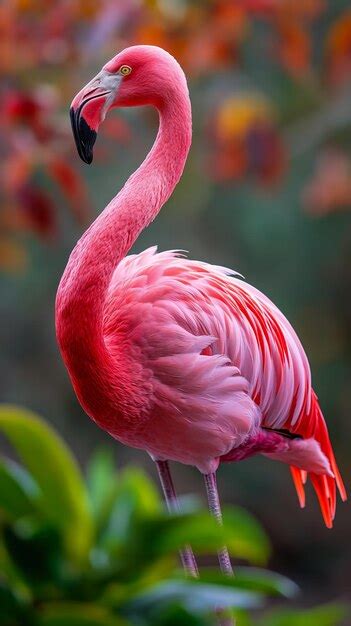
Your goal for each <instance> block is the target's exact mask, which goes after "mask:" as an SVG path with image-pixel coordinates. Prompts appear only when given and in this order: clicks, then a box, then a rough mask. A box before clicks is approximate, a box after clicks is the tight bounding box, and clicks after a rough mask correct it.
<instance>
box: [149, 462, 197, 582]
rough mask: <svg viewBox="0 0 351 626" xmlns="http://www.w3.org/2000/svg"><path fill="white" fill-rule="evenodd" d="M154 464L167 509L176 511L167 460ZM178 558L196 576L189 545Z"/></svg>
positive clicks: (176, 501) (172, 511) (188, 572)
mask: <svg viewBox="0 0 351 626" xmlns="http://www.w3.org/2000/svg"><path fill="white" fill-rule="evenodd" d="M156 466H157V471H158V475H159V478H160V482H161V486H162V490H163V494H164V497H165V501H166V505H167V508H168V511H169V512H170V513H177V512H178V511H179V510H180V508H179V502H178V498H177V494H176V491H175V488H174V484H173V480H172V476H171V472H170V469H169V464H168V461H156ZM180 558H181V561H182V564H183V567H184V570H185V573H186V574H188V576H191V577H192V578H197V577H198V575H199V571H198V568H197V564H196V560H195V557H194V554H193V551H192V549H191V547H190V546H186V547H185V548H184V549H183V550H181V552H180Z"/></svg>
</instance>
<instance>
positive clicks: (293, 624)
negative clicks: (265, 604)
mask: <svg viewBox="0 0 351 626" xmlns="http://www.w3.org/2000/svg"><path fill="white" fill-rule="evenodd" d="M347 614H348V610H347V609H346V607H345V606H343V605H342V604H324V605H322V606H318V607H316V608H313V609H304V610H299V609H282V610H279V609H278V610H276V611H272V613H269V614H266V615H265V616H264V618H263V620H261V621H260V623H261V624H262V626H338V625H339V624H340V622H341V620H343V619H344V618H345V616H346V615H347Z"/></svg>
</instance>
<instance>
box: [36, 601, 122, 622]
mask: <svg viewBox="0 0 351 626" xmlns="http://www.w3.org/2000/svg"><path fill="white" fill-rule="evenodd" d="M36 623H37V625H38V626H128V622H126V621H125V620H123V619H122V618H119V617H116V616H115V615H112V614H111V613H110V612H109V611H108V610H106V609H105V608H103V607H101V606H99V605H96V604H92V603H78V602H70V603H69V602H68V603H62V604H61V603H60V604H54V603H53V604H48V605H44V606H43V607H41V609H40V614H39V615H38V617H37V622H36Z"/></svg>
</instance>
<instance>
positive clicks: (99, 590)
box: [0, 406, 342, 626]
mask: <svg viewBox="0 0 351 626" xmlns="http://www.w3.org/2000/svg"><path fill="white" fill-rule="evenodd" d="M0 430H1V431H2V432H3V433H4V434H5V436H6V437H7V438H8V440H9V441H10V442H11V444H12V445H13V448H14V450H15V451H16V453H17V455H18V456H19V458H20V460H21V461H22V463H23V466H21V465H19V464H18V463H15V462H14V461H10V460H8V459H2V460H1V462H0V525H1V534H0V570H1V572H2V574H1V576H0V604H1V618H2V622H1V623H2V624H3V625H4V626H22V625H23V626H133V625H136V626H150V625H151V624H152V625H153V626H177V625H180V624H187V626H206V625H207V626H208V625H210V624H213V623H215V621H216V618H215V617H214V610H215V609H216V608H217V607H218V606H220V607H222V609H226V608H228V610H229V609H231V608H233V607H234V608H235V610H236V611H239V613H238V625H239V624H242V626H249V625H250V624H251V622H250V617H249V616H248V614H247V613H245V612H244V611H246V610H247V609H251V608H257V607H260V606H261V605H262V603H263V600H264V597H265V596H280V597H291V596H292V595H293V594H294V593H295V591H296V586H295V585H294V584H293V583H292V582H291V581H289V580H287V579H286V578H284V577H282V576H279V575H277V574H273V573H272V572H268V571H267V570H264V569H257V568H253V567H252V568H243V567H241V568H237V575H236V577H235V578H233V579H230V578H228V577H225V576H223V575H222V574H220V573H219V572H218V571H217V570H214V569H212V568H206V567H205V568H201V573H202V576H201V580H187V579H185V578H184V576H183V575H182V574H181V573H180V571H179V566H178V556H177V553H178V550H179V549H180V548H181V547H182V546H183V545H184V544H187V543H191V544H192V546H193V547H194V549H195V550H196V552H197V553H200V554H201V553H202V554H208V553H212V552H215V551H216V550H217V549H218V548H220V547H221V546H222V545H223V543H224V542H226V543H227V544H228V546H229V548H230V550H231V553H232V555H233V556H234V557H239V558H242V559H246V560H247V561H249V562H250V563H260V564H264V563H265V562H266V560H267V557H268V554H269V549H270V548H269V542H268V539H267V537H266V535H265V533H264V531H263V529H262V528H261V527H260V525H259V524H258V523H257V521H256V520H254V519H253V518H252V516H251V515H249V514H248V513H247V512H245V511H244V510H242V509H239V508H231V509H228V510H226V511H225V513H224V518H225V524H224V526H223V528H220V527H219V526H218V525H217V524H216V523H215V521H214V520H213V518H212V517H210V515H209V514H208V513H205V512H203V511H200V510H199V509H198V508H197V507H195V505H194V504H192V506H188V507H187V509H186V511H185V512H183V513H181V514H179V515H168V514H167V513H166V511H165V509H164V507H163V505H162V503H161V501H160V498H159V496H158V492H157V491H156V489H155V487H154V486H153V484H152V483H151V482H150V480H149V479H148V478H147V477H146V475H145V474H144V473H143V472H142V471H141V470H139V469H137V468H127V469H125V470H123V471H121V472H116V469H115V467H114V463H113V459H112V458H111V456H110V455H109V454H108V453H107V452H105V451H99V452H97V454H96V455H95V456H94V457H93V458H92V460H91V462H90V464H89V467H88V469H87V480H86V482H84V480H83V477H82V475H81V473H80V470H79V468H78V466H77V464H76V461H75V459H74V458H73V456H72V454H71V452H70V451H69V450H68V449H67V447H66V446H65V444H64V443H63V442H62V440H61V439H60V438H59V437H58V436H57V435H56V434H55V433H54V432H53V431H52V429H51V428H50V427H49V426H48V425H47V424H46V423H45V422H44V421H43V420H41V419H40V418H38V417H37V416H36V415H33V413H31V412H29V411H24V410H22V409H18V408H15V407H8V406H4V407H2V408H1V409H0ZM291 615H295V613H291V612H289V611H285V612H280V613H278V612H274V613H271V614H269V615H268V616H267V620H268V621H267V622H265V624H267V626H280V625H281V626H290V624H292V623H293V622H292V621H291V619H293V618H291ZM296 615H297V617H296V619H297V620H300V621H296V622H294V624H295V623H296V624H297V625H298V624H300V623H301V624H302V623H306V624H307V623H308V624H311V626H314V624H315V623H317V621H316V619H317V620H318V616H319V620H320V621H319V622H318V623H319V626H336V624H338V620H339V619H340V617H341V615H342V612H341V609H339V608H338V607H329V608H328V609H327V613H318V610H317V611H315V613H313V611H310V612H304V613H303V614H302V613H301V614H300V613H298V614H296ZM306 615H307V616H308V619H310V621H309V622H307V621H306V622H304V621H303V620H304V619H305V617H306ZM321 615H322V617H321ZM326 616H327V617H326ZM300 617H301V619H300ZM269 620H270V621H269ZM289 620H290V621H289ZM313 620H314V621H313ZM323 620H324V621H323Z"/></svg>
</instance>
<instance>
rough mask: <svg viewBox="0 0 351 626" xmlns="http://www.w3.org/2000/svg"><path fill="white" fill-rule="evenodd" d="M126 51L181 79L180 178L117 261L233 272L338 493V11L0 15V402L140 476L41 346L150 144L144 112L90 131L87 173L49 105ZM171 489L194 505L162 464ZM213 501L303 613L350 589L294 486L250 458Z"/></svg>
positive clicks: (54, 5)
mask: <svg viewBox="0 0 351 626" xmlns="http://www.w3.org/2000/svg"><path fill="white" fill-rule="evenodd" d="M133 43H151V44H156V45H160V46H162V47H164V48H166V49H167V50H168V51H169V52H171V53H172V54H174V55H175V56H176V57H177V59H178V60H179V61H180V63H181V64H182V66H183V68H184V70H185V71H186V74H187V76H188V80H189V87H190V93H191V98H192V104H193V116H194V138H193V147H192V150H191V153H190V157H189V160H188V164H187V167H186V170H185V173H184V176H183V179H182V181H181V183H180V184H179V186H178V188H177V190H176V192H175V193H174V195H173V197H172V198H171V200H170V201H169V202H168V204H167V207H165V208H164V210H163V211H162V213H161V215H160V216H159V218H158V219H157V220H156V221H155V222H154V223H153V224H152V226H151V227H150V228H149V229H148V230H147V231H146V232H144V233H143V235H142V236H141V237H140V238H139V240H138V242H137V245H136V248H135V249H136V251H141V250H142V249H144V248H145V247H147V246H149V245H152V244H155V243H157V244H158V245H159V247H160V249H161V250H163V249H167V248H181V249H185V250H188V251H189V255H190V256H191V257H194V258H198V259H206V260H208V261H210V262H213V263H217V264H221V265H226V266H229V267H232V268H234V269H235V270H237V271H239V272H240V273H241V274H243V275H244V276H245V278H246V279H247V280H248V281H249V282H250V283H252V284H254V285H255V286H256V287H258V288H259V289H260V290H262V291H263V292H264V293H266V294H267V295H268V296H269V297H270V298H271V299H272V300H273V301H274V302H275V303H276V304H277V305H278V306H279V307H280V308H281V309H282V311H283V312H284V313H285V314H286V315H287V317H288V318H289V320H290V321H291V322H292V324H293V325H294V327H295V329H296V330H297V332H298V334H299V336H300V338H301V339H302V341H303V344H304V346H305V349H306V352H307V355H308V357H309V359H310V363H311V367H312V372H313V380H314V386H315V389H316V391H317V394H318V396H319V398H320V401H321V405H322V407H323V410H324V413H325V416H326V418H327V421H328V425H329V428H330V432H331V438H332V441H333V444H334V447H335V451H336V456H337V459H338V461H339V464H340V468H341V470H342V473H343V475H344V478H345V481H346V485H347V487H348V484H349V472H350V452H349V449H350V435H351V420H350V415H351V384H350V381H351V292H350V282H351V245H350V244H351V214H350V210H351V153H350V149H351V78H350V77H351V10H350V3H349V1H348V0H329V1H327V0H304V2H296V1H293V0H242V1H239V0H237V1H235V0H208V1H207V2H206V1H204V0H202V1H200V0H149V1H147V0H144V1H143V0H128V2H126V1H125V0H111V1H110V0H105V1H104V0H102V1H101V2H96V1H93V0H91V1H90V0H56V1H50V0H45V2H44V0H41V1H40V0H9V1H8V2H4V3H1V5H0V68H1V75H2V81H1V82H2V94H1V101H0V132H1V142H0V153H1V163H0V185H1V189H0V197H1V208H0V271H1V285H0V312H1V323H0V344H1V353H0V369H1V371H0V387H1V401H6V402H15V403H17V404H21V405H24V406H26V407H28V408H31V409H34V410H36V411H38V412H39V413H40V414H42V415H44V416H45V417H46V418H47V419H48V420H49V421H50V422H52V423H53V424H54V425H55V427H56V428H57V429H58V430H59V432H60V433H61V434H62V435H63V437H64V438H65V440H66V441H67V442H68V443H69V445H70V446H71V447H72V448H73V449H74V451H75V452H76V454H77V456H78V458H79V460H80V462H81V463H82V465H83V466H84V465H85V463H86V461H87V459H88V458H89V456H90V455H91V452H92V451H93V450H94V449H95V448H96V446H97V445H98V444H103V445H105V446H107V447H111V448H113V450H114V454H115V457H116V459H117V464H118V465H121V466H122V465H125V464H126V463H127V462H128V463H129V462H130V461H131V460H132V461H133V462H134V463H136V464H138V465H141V466H144V467H145V468H146V469H147V471H148V473H150V474H151V475H153V476H154V475H155V473H154V468H153V466H152V463H151V461H150V460H149V459H148V458H147V457H146V455H145V454H143V453H141V452H137V451H133V450H129V449H126V448H123V447H122V446H120V445H119V444H118V443H116V442H114V441H112V440H111V439H110V438H109V437H108V436H107V435H105V434H104V433H103V432H102V431H100V430H98V429H97V427H96V426H95V425H94V424H93V423H91V422H90V421H89V419H88V418H87V417H86V416H85V414H84V413H83V411H82V409H81V408H80V406H79V405H78V403H77V400H76V398H75V395H74V393H73V390H72V387H71V385H70V382H69V380H68V377H67V374H66V371H65V370H64V367H63V364H62V362H61V358H60V355H59V353H58V349H57V346H56V340H55V332H54V299H55V293H56V289H57V285H58V282H59V279H60V276H61V274H62V272H63V269H64V266H65V264H66V261H67V258H68V255H69V253H70V251H71V249H72V247H73V246H74V244H75V242H76V240H77V239H78V238H79V237H80V235H81V234H82V232H83V231H84V229H85V228H86V227H87V225H88V224H89V223H90V222H91V221H92V220H93V219H94V217H95V216H96V215H97V214H98V213H99V212H100V211H101V210H102V209H103V207H104V206H105V205H106V203H107V202H108V201H109V200H110V199H111V197H112V196H113V195H114V194H115V193H116V192H117V191H118V189H119V188H120V187H121V186H122V184H123V182H124V181H125V179H126V178H127V176H128V175H129V174H130V173H131V172H132V171H133V170H134V169H135V168H136V167H137V165H138V164H139V163H140V161H141V160H142V158H143V157H144V155H145V154H146V152H147V151H148V149H149V148H150V146H151V144H152V141H153V138H154V136H155V133H156V130H157V118H156V115H155V114H154V113H153V112H152V111H150V110H131V111H119V112H118V113H113V114H111V115H110V116H109V118H108V120H106V122H105V123H104V125H103V126H102V129H101V132H100V136H99V138H98V142H97V146H96V151H95V161H94V165H93V166H92V167H90V168H89V167H88V166H86V165H84V164H82V163H81V162H80V161H79V159H78V156H77V154H76V150H75V147H74V144H73V139H72V137H71V130H70V126H69V117H68V107H69V104H70V102H71V100H72V98H73V96H74V95H75V93H76V92H77V91H78V90H80V89H81V87H82V86H83V85H84V84H85V83H86V82H87V81H88V80H90V78H91V77H92V76H93V75H95V74H96V73H97V71H98V70H99V69H100V67H101V65H102V64H103V63H105V62H106V60H107V59H109V58H110V57H111V56H113V55H114V54H115V53H116V52H118V51H119V50H121V49H122V48H123V47H125V46H128V45H131V44H133ZM174 472H175V478H176V483H177V486H178V488H179V490H180V491H181V492H183V493H184V492H200V490H201V489H202V481H201V478H200V477H199V476H198V473H197V472H196V471H195V470H193V469H191V468H183V467H179V466H177V467H176V466H175V467H174ZM219 483H220V488H221V491H222V494H223V496H224V500H225V501H226V502H228V503H229V502H233V503H236V504H237V503H239V504H241V505H243V506H245V507H246V508H247V509H248V510H249V511H251V512H253V513H254V514H255V515H256V516H257V518H258V519H259V520H260V521H261V522H262V524H263V525H264V527H265V528H266V530H267V532H268V534H269V536H270V537H271V539H272V543H273V548H274V556H273V559H272V561H271V563H270V565H271V567H272V568H273V569H275V570H277V571H279V572H281V573H285V574H287V575H288V576H290V577H292V578H293V579H294V580H295V581H296V582H297V583H298V584H300V585H301V586H302V587H303V589H304V598H305V600H306V602H307V603H313V602H318V601H321V600H325V601H327V600H329V599H333V598H340V597H341V598H345V597H346V596H347V593H348V592H350V579H351V562H350V561H351V558H350V557H351V547H350V541H349V529H350V525H351V512H350V511H351V509H350V506H348V505H347V504H346V505H340V506H339V507H338V511H337V517H336V521H335V527H334V530H333V531H328V530H326V528H325V527H324V525H323V522H322V519H321V516H320V513H319V509H318V505H317V503H316V498H315V496H314V494H313V493H312V491H311V490H310V489H308V500H307V508H306V510H305V511H301V510H300V509H299V508H298V504H297V498H296V495H295V493H294V489H293V486H292V483H291V480H290V476H289V470H288V468H287V467H285V466H283V465H280V464H275V463H273V462H271V461H268V460H266V459H264V458H257V459H252V460H248V461H246V462H245V463H241V464H239V465H226V466H224V467H222V468H221V469H220V472H219Z"/></svg>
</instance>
